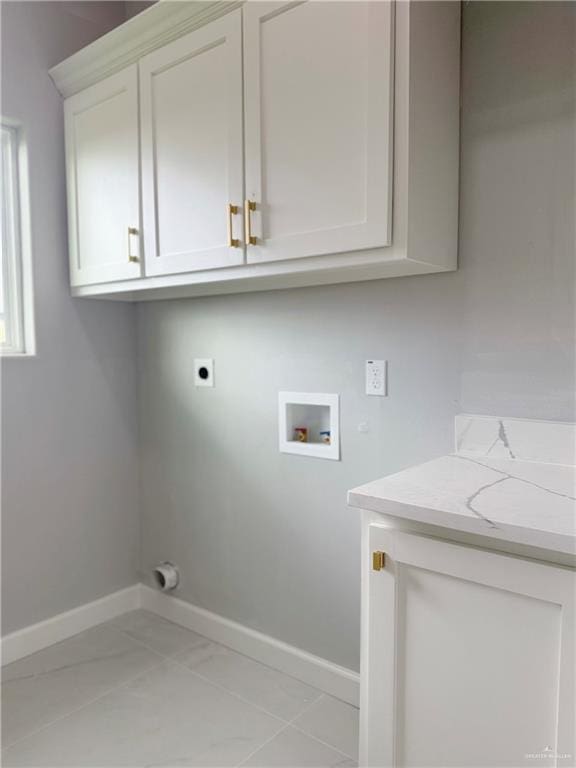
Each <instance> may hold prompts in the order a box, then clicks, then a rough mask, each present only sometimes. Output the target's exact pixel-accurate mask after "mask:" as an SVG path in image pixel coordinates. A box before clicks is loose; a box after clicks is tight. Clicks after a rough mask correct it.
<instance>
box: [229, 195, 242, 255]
mask: <svg viewBox="0 0 576 768" xmlns="http://www.w3.org/2000/svg"><path fill="white" fill-rule="evenodd" d="M237 213H238V206H237V205H232V204H231V203H229V204H228V219H227V221H228V247H229V248H238V247H239V246H240V240H238V238H236V237H232V216H236V214H237Z"/></svg>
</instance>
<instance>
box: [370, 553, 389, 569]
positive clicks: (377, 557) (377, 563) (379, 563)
mask: <svg viewBox="0 0 576 768" xmlns="http://www.w3.org/2000/svg"><path fill="white" fill-rule="evenodd" d="M385 565H386V555H385V554H384V552H372V570H373V571H381V570H382V568H384V566H385Z"/></svg>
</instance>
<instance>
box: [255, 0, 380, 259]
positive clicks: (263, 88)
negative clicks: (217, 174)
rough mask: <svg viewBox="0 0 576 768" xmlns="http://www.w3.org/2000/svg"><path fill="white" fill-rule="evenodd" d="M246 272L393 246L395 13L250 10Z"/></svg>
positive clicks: (372, 5) (347, 5)
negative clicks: (249, 265)
mask: <svg viewBox="0 0 576 768" xmlns="http://www.w3.org/2000/svg"><path fill="white" fill-rule="evenodd" d="M244 43H245V48H244V51H245V52H244V93H245V116H246V117H245V120H246V122H245V125H246V192H247V197H248V199H249V200H250V201H251V202H252V203H255V204H256V208H255V211H254V212H253V213H252V216H251V219H252V221H251V224H252V234H253V236H254V237H255V238H256V242H255V244H254V245H249V246H248V261H249V262H254V263H257V262H262V261H272V260H278V259H298V258H303V257H305V256H318V255H322V254H327V253H339V252H342V251H356V250H360V249H364V248H375V247H381V246H387V245H389V244H390V242H391V228H392V221H391V201H392V197H391V190H392V156H391V147H392V115H393V112H392V98H393V79H392V76H393V30H392V5H391V3H390V2H303V3H296V4H293V3H289V4H288V3H278V2H273V3H268V2H259V3H248V4H247V5H246V6H245V8H244Z"/></svg>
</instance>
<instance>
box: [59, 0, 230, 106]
mask: <svg viewBox="0 0 576 768" xmlns="http://www.w3.org/2000/svg"><path fill="white" fill-rule="evenodd" d="M241 5H242V3H241V2H239V0H216V2H214V1H213V0H211V1H210V2H208V1H207V0H192V1H191V2H170V1H168V2H163V1H162V0H161V2H158V3H155V4H154V5H153V6H152V7H151V8H148V9H147V10H146V11H144V12H143V13H139V14H138V15H137V16H134V17H133V18H132V19H129V20H128V21H126V22H125V23H124V24H121V25H120V26H119V27H116V28H115V29H113V30H112V31H111V32H108V33H107V34H106V35H103V36H102V37H100V38H98V39H97V40H95V41H94V42H93V43H90V45H87V46H86V47H85V48H82V49H81V50H79V51H77V52H76V53H74V54H73V55H72V56H70V57H69V58H67V59H65V60H64V61H62V62H60V64H56V66H55V67H52V69H51V70H50V71H49V73H48V74H49V75H50V77H51V78H52V80H53V82H54V84H55V86H56V88H57V89H58V90H59V91H60V93H61V94H62V96H64V97H68V96H71V95H72V94H74V93H78V91H82V90H84V89H85V88H87V87H88V86H90V85H94V83H97V82H99V81H100V80H103V79H104V78H106V77H108V76H109V75H113V74H114V73H116V72H119V71H120V70H122V69H124V68H125V67H127V66H128V65H130V64H135V63H136V62H137V61H138V60H139V59H141V58H142V57H143V56H145V55H146V54H148V53H150V52H151V51H154V50H156V49H157V48H161V47H162V46H164V45H166V44H167V43H169V42H171V41H172V40H176V39H177V38H179V37H182V36H183V35H185V34H187V33H188V32H191V31H192V30H194V29H197V28H198V27H202V26H204V25H206V24H208V23H209V22H211V21H213V20H214V19H217V18H219V17H220V16H223V15H224V14H226V13H228V12H229V11H231V10H234V9H235V8H239V7H240V6H241Z"/></svg>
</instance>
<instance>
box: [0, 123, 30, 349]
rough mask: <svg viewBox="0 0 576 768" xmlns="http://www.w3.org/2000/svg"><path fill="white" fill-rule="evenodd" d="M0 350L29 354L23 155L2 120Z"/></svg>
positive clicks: (15, 134) (15, 131) (14, 131)
mask: <svg viewBox="0 0 576 768" xmlns="http://www.w3.org/2000/svg"><path fill="white" fill-rule="evenodd" d="M1 131H2V196H1V197H2V221H1V227H2V239H1V240H2V251H1V252H0V260H1V267H2V268H1V269H0V351H1V353H2V354H3V355H23V354H32V353H33V352H34V347H33V320H32V279H31V278H32V274H31V260H30V232H29V218H28V206H27V195H26V192H27V182H28V179H27V176H26V158H25V152H24V146H23V142H22V135H21V131H20V129H19V128H18V126H16V125H14V124H12V123H9V122H7V121H4V120H3V121H2V124H1Z"/></svg>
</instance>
